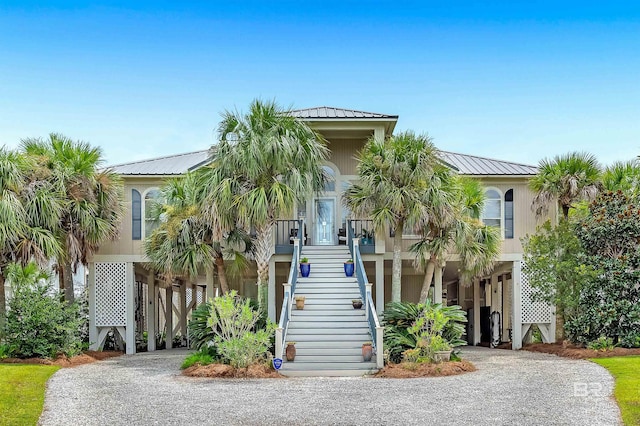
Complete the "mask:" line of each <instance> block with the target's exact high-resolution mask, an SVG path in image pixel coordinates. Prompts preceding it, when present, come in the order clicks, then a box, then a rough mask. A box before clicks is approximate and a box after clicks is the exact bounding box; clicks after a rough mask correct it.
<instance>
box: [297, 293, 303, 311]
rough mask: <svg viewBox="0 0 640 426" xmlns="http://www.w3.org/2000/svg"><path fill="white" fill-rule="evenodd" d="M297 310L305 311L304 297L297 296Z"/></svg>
mask: <svg viewBox="0 0 640 426" xmlns="http://www.w3.org/2000/svg"><path fill="white" fill-rule="evenodd" d="M296 309H300V310H302V309H304V296H296Z"/></svg>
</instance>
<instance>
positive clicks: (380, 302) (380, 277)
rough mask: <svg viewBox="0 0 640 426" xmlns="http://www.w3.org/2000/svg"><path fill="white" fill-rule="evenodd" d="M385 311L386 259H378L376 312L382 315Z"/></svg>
mask: <svg viewBox="0 0 640 426" xmlns="http://www.w3.org/2000/svg"><path fill="white" fill-rule="evenodd" d="M383 311H384V259H383V258H382V257H381V256H379V257H378V258H377V259H376V312H377V313H378V315H382V312H383Z"/></svg>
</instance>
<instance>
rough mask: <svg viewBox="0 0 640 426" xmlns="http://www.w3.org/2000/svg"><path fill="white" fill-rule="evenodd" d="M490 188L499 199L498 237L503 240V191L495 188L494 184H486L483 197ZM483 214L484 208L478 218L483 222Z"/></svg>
mask: <svg viewBox="0 0 640 426" xmlns="http://www.w3.org/2000/svg"><path fill="white" fill-rule="evenodd" d="M492 190H493V191H496V192H497V193H498V196H499V200H500V217H499V218H498V219H500V237H501V238H502V239H503V240H504V193H503V192H502V191H501V190H500V189H498V188H496V187H495V186H486V187H485V188H484V194H485V199H486V196H487V192H489V191H492ZM492 200H493V198H492ZM483 215H484V209H483V211H482V212H481V213H480V220H482V221H483V223H484V217H483ZM489 219H495V218H489Z"/></svg>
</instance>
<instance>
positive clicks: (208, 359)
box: [180, 352, 215, 370]
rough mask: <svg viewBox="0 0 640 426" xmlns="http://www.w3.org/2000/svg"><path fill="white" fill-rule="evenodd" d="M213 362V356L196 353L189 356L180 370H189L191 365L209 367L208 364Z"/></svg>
mask: <svg viewBox="0 0 640 426" xmlns="http://www.w3.org/2000/svg"><path fill="white" fill-rule="evenodd" d="M214 361H215V359H214V358H213V356H211V355H209V354H207V353H202V352H196V353H193V354H191V355H189V356H188V357H187V358H186V359H185V360H184V361H183V362H182V365H181V366H180V368H181V369H183V370H184V369H186V368H189V367H191V366H193V365H209V364H213V362H214Z"/></svg>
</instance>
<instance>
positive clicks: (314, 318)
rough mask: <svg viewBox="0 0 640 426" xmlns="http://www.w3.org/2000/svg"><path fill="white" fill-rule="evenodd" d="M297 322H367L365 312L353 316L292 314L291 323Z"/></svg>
mask: <svg viewBox="0 0 640 426" xmlns="http://www.w3.org/2000/svg"><path fill="white" fill-rule="evenodd" d="M293 322H295V323H296V324H306V323H310V322H322V323H326V322H351V323H358V322H366V321H365V319H364V312H363V313H362V315H358V316H353V315H299V316H292V317H291V323H293ZM291 323H289V324H291Z"/></svg>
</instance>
